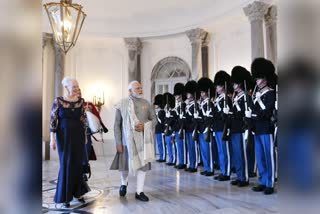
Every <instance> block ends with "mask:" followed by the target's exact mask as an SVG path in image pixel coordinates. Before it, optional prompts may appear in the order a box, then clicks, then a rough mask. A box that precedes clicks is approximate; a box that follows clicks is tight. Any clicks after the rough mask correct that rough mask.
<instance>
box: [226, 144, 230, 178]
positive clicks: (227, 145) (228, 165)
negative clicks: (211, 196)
mask: <svg viewBox="0 0 320 214" xmlns="http://www.w3.org/2000/svg"><path fill="white" fill-rule="evenodd" d="M226 148H227V157H228V164H227V175H228V176H229V175H230V152H229V141H226Z"/></svg>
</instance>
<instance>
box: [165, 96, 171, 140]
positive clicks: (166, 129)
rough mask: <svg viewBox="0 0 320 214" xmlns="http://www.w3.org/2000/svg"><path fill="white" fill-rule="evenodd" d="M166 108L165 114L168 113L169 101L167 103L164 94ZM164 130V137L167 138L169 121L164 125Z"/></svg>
mask: <svg viewBox="0 0 320 214" xmlns="http://www.w3.org/2000/svg"><path fill="white" fill-rule="evenodd" d="M166 95H167V96H166V103H167V104H166V107H165V111H166V113H168V111H169V101H168V94H166ZM165 126H166V128H165V130H164V135H165V136H169V135H170V125H169V121H168V122H167V123H166V124H165Z"/></svg>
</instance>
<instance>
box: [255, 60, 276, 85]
mask: <svg viewBox="0 0 320 214" xmlns="http://www.w3.org/2000/svg"><path fill="white" fill-rule="evenodd" d="M275 70H276V69H275V67H274V65H273V64H272V62H271V61H270V60H267V59H265V58H256V59H255V60H253V62H252V64H251V73H252V77H253V79H259V78H261V79H266V80H267V81H268V82H269V81H273V80H274V78H275Z"/></svg>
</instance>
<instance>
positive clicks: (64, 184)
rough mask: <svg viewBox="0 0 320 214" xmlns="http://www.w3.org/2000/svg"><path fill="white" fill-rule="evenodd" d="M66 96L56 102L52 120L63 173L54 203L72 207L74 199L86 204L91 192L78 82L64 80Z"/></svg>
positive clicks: (60, 171) (52, 140) (82, 110)
mask: <svg viewBox="0 0 320 214" xmlns="http://www.w3.org/2000/svg"><path fill="white" fill-rule="evenodd" d="M62 85H63V87H64V88H65V89H66V91H67V94H66V96H63V97H57V98H56V99H55V100H54V103H53V106H52V111H51V119H50V132H51V135H50V138H51V139H50V145H51V147H52V149H53V150H55V149H56V148H58V153H59V160H60V169H59V176H58V183H57V188H56V194H55V198H54V201H55V203H63V205H64V207H70V201H72V200H73V197H75V198H77V199H78V200H79V201H80V202H82V203H84V202H85V201H84V198H83V195H84V194H85V193H87V192H88V191H90V189H89V187H88V186H87V184H86V183H85V181H84V179H83V176H82V174H83V171H82V157H83V153H84V152H85V150H84V149H85V139H86V138H85V124H86V123H85V114H84V105H83V103H84V100H83V99H81V98H79V97H78V93H79V92H78V91H79V85H78V82H77V81H76V80H75V79H73V78H70V77H65V78H64V79H63V80H62Z"/></svg>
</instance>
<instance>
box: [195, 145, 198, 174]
mask: <svg viewBox="0 0 320 214" xmlns="http://www.w3.org/2000/svg"><path fill="white" fill-rule="evenodd" d="M194 148H195V152H196V157H195V158H196V165H195V168H197V167H198V146H197V141H194Z"/></svg>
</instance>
